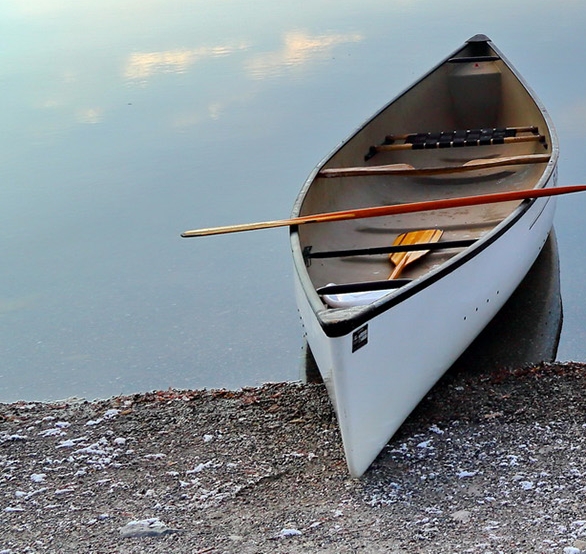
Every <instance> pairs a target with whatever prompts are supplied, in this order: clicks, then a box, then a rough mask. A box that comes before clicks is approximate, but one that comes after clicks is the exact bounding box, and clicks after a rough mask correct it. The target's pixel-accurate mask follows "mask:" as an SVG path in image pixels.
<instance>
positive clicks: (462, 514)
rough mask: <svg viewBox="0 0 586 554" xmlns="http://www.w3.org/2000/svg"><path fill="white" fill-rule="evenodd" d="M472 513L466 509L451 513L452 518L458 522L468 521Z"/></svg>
mask: <svg viewBox="0 0 586 554" xmlns="http://www.w3.org/2000/svg"><path fill="white" fill-rule="evenodd" d="M471 515H472V514H471V513H470V512H469V511H468V510H459V511H457V512H454V513H453V514H452V516H451V517H452V519H453V520H454V521H458V522H460V523H468V522H469V521H470V516H471Z"/></svg>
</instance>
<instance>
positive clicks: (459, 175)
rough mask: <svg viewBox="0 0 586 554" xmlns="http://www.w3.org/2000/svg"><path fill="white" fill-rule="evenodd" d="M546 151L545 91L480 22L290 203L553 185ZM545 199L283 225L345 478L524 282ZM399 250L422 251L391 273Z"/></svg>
mask: <svg viewBox="0 0 586 554" xmlns="http://www.w3.org/2000/svg"><path fill="white" fill-rule="evenodd" d="M557 159H558V147H557V139H556V136H555V133H554V131H553V129H552V126H551V123H550V120H549V117H548V116H547V114H546V112H545V111H544V110H543V108H542V107H541V104H540V103H539V102H538V101H537V100H536V98H535V97H534V96H533V94H532V92H531V91H530V90H529V89H528V88H527V86H526V85H525V83H524V82H523V80H522V79H521V78H520V77H519V76H518V74H517V73H516V72H515V70H514V69H513V68H512V67H511V65H510V64H509V63H508V62H507V61H506V60H505V59H504V58H503V56H502V54H501V53H500V52H499V51H498V50H497V49H496V47H495V46H494V45H493V44H492V43H491V42H490V41H489V39H488V38H487V37H485V36H482V35H478V36H476V37H473V38H472V39H470V40H469V41H468V42H467V43H466V44H464V46H463V47H462V48H460V49H459V50H457V51H456V52H455V53H454V54H452V55H451V56H450V57H449V58H447V59H446V60H445V61H444V62H442V63H441V64H440V65H438V66H437V67H436V68H435V69H433V70H432V71H431V72H429V73H428V74H427V75H425V76H424V77H423V78H422V79H421V80H420V81H418V82H417V83H416V84H415V85H413V86H412V87H411V88H409V89H408V90H407V91H406V92H405V93H403V94H402V95H400V96H399V97H398V98H397V99H395V100H394V101H393V102H391V103H390V104H388V105H387V106H386V107H385V108H383V109H382V110H381V111H380V112H379V113H378V114H376V115H375V116H374V117H373V118H372V119H371V120H370V121H368V122H367V123H366V124H364V126H363V127H361V128H360V129H359V130H358V131H357V132H356V133H355V134H354V135H353V136H351V137H350V138H349V139H348V140H347V141H345V142H344V143H343V144H342V145H341V146H340V147H339V148H338V149H337V150H336V151H335V152H334V153H333V154H332V155H331V156H330V157H329V158H327V159H326V160H325V161H324V162H323V163H322V164H321V165H320V166H319V167H318V168H317V169H316V170H315V171H314V172H313V173H312V175H311V176H310V178H309V179H308V180H307V182H306V183H305V185H304V187H303V189H302V191H301V193H300V195H299V198H298V200H297V202H296V204H295V208H294V213H293V215H294V216H296V217H297V216H304V215H309V214H317V213H322V212H334V211H340V210H348V209H354V208H360V207H365V206H386V205H394V204H403V203H410V202H418V201H426V200H437V199H442V198H454V197H461V196H472V195H484V194H489V193H500V192H506V191H518V190H524V189H533V188H544V187H553V186H555V181H556V171H555V168H556V164H557ZM554 206H555V201H554V199H552V198H548V197H543V198H538V199H532V200H525V201H521V202H520V201H511V202H504V203H499V204H487V205H476V206H468V207H459V208H452V209H442V210H433V211H425V212H415V213H408V214H402V215H392V216H386V217H378V218H373V219H368V220H367V219H351V220H346V221H335V222H333V221H330V222H326V223H319V224H313V225H300V226H297V227H292V228H291V245H292V250H293V258H294V263H295V268H296V271H295V284H296V296H297V302H298V307H299V310H300V312H301V316H302V320H303V324H304V328H305V333H306V335H307V341H308V343H309V346H310V348H311V351H312V354H313V356H314V358H315V360H316V362H317V365H318V368H319V370H320V373H321V374H322V377H323V379H324V382H325V383H326V386H327V388H328V391H329V394H330V397H331V399H332V403H333V405H334V408H335V410H336V414H337V418H338V422H339V426H340V430H341V434H342V439H343V443H344V450H345V454H346V460H347V462H348V467H349V470H350V473H351V474H352V475H353V476H360V475H361V474H362V473H364V471H366V469H367V468H368V466H369V465H370V464H371V462H372V461H373V460H374V458H375V457H376V456H377V454H378V453H379V452H380V450H381V449H382V448H383V447H384V445H385V444H386V443H387V442H388V440H389V439H390V437H391V436H392V435H393V434H394V433H395V431H396V430H397V429H398V427H399V426H400V425H401V423H402V422H403V421H404V419H405V418H406V417H407V416H408V415H409V413H410V412H411V411H412V410H413V408H414V407H415V406H416V405H417V403H418V402H419V401H420V400H421V398H423V396H424V395H425V394H426V393H427V391H428V390H429V389H430V388H431V387H432V386H433V384H434V383H435V382H436V381H437V380H438V379H439V378H440V377H441V376H442V374H443V373H444V372H445V371H446V370H447V369H448V368H449V367H450V366H451V365H452V363H453V362H454V361H455V360H456V359H457V358H458V357H459V356H460V355H461V354H462V352H464V350H465V349H466V348H467V347H468V345H469V344H470V343H471V342H472V341H473V340H474V339H475V337H476V336H477V335H478V334H479V333H480V332H481V331H482V329H483V328H484V327H485V326H486V325H487V323H488V322H489V321H490V320H491V319H492V318H493V316H494V315H495V314H496V313H497V312H498V311H499V309H500V308H501V307H502V306H503V304H504V303H505V302H506V300H507V299H508V298H509V297H510V295H511V293H512V292H513V291H514V290H515V288H516V287H517V285H519V283H520V282H521V281H522V279H523V277H524V276H525V274H526V273H527V271H528V270H529V268H530V267H531V265H532V264H533V262H534V260H535V259H536V258H537V256H538V254H539V252H540V250H541V249H542V247H543V245H544V243H545V241H546V240H547V236H548V233H549V231H550V229H551V226H552V220H553V214H554ZM426 230H428V231H431V230H441V231H442V232H443V234H441V237H439V236H434V237H433V238H432V239H431V240H425V242H424V243H423V244H422V243H421V240H419V238H418V235H416V234H409V233H413V232H417V233H422V232H423V231H426ZM403 233H408V237H412V238H413V237H414V238H413V240H407V241H406V242H405V241H404V240H403V239H399V240H398V237H399V236H400V235H402V234H403ZM419 236H426V237H428V238H429V237H431V236H432V235H430V234H427V235H425V234H422V235H419ZM403 242H404V244H399V243H403ZM397 251H400V252H404V251H407V252H409V253H410V254H409V255H411V253H414V252H420V251H423V252H426V254H425V255H423V256H415V257H414V258H413V260H412V263H405V264H404V266H403V267H402V268H401V269H402V272H401V274H400V275H399V277H398V278H396V279H392V280H388V277H389V275H390V273H391V271H392V270H393V268H394V267H395V266H394V264H392V263H391V262H390V261H389V254H391V255H392V254H396V253H397Z"/></svg>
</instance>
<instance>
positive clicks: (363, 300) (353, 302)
mask: <svg viewBox="0 0 586 554" xmlns="http://www.w3.org/2000/svg"><path fill="white" fill-rule="evenodd" d="M333 285H334V283H329V284H328V286H333ZM391 291H392V289H391V290H388V289H387V290H368V291H360V292H343V293H340V294H324V295H323V297H322V298H323V299H324V301H325V302H326V304H327V305H328V306H330V308H353V307H354V306H366V305H367V304H372V303H373V302H376V301H377V300H379V299H380V298H382V297H383V296H385V295H387V294H389V292H391Z"/></svg>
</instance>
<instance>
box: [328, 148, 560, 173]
mask: <svg viewBox="0 0 586 554" xmlns="http://www.w3.org/2000/svg"><path fill="white" fill-rule="evenodd" d="M549 159H550V155H549V154H527V155H525V156H507V157H500V158H491V159H477V160H470V161H469V162H466V163H465V164H463V165H456V166H446V167H421V168H416V167H413V166H412V165H409V164H390V165H373V166H365V167H336V168H329V169H322V170H321V171H320V172H319V173H318V174H317V176H318V177H325V178H333V177H364V176H368V175H413V176H417V175H442V174H446V173H462V172H465V171H476V170H479V169H490V168H493V167H504V166H509V165H522V164H536V163H546V162H548V161H549Z"/></svg>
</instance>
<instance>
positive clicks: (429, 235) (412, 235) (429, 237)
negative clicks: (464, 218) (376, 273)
mask: <svg viewBox="0 0 586 554" xmlns="http://www.w3.org/2000/svg"><path fill="white" fill-rule="evenodd" d="M443 233H444V232H443V231H442V230H441V229H424V230H421V231H409V232H408V233H402V234H400V235H399V236H398V237H397V238H396V239H395V241H394V242H393V246H399V245H401V246H409V245H410V244H429V243H432V242H438V241H439V239H440V238H441V236H442V235H443ZM428 252H429V250H414V251H407V252H395V253H394V254H390V255H389V260H390V261H391V262H392V263H393V264H394V265H395V269H394V270H393V272H392V273H391V275H390V276H389V279H395V278H397V277H398V276H399V275H400V274H401V272H402V271H403V270H404V269H405V267H406V266H407V265H409V264H410V263H413V262H414V261H415V260H418V259H419V258H421V257H422V256H425V254H427V253H428Z"/></svg>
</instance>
